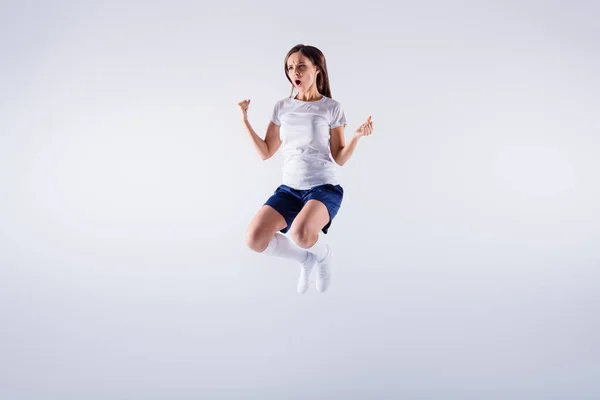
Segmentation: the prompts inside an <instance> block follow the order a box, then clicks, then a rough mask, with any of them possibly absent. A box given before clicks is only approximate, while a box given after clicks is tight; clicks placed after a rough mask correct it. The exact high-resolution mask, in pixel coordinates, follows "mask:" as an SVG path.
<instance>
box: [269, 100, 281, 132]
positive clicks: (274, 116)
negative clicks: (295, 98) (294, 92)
mask: <svg viewBox="0 0 600 400" xmlns="http://www.w3.org/2000/svg"><path fill="white" fill-rule="evenodd" d="M280 104H281V102H279V101H278V102H277V103H276V104H275V106H274V107H273V112H272V113H271V121H272V122H273V123H274V124H275V125H277V126H281V122H280V121H279V109H280Z"/></svg>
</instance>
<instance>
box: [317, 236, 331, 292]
mask: <svg viewBox="0 0 600 400" xmlns="http://www.w3.org/2000/svg"><path fill="white" fill-rule="evenodd" d="M326 246H327V255H326V256H325V258H324V259H323V260H322V261H317V265H318V274H317V291H318V292H319V293H323V292H324V291H326V290H327V288H328V287H329V284H330V283H331V265H332V264H333V253H332V251H331V247H329V245H326Z"/></svg>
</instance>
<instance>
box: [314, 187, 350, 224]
mask: <svg viewBox="0 0 600 400" xmlns="http://www.w3.org/2000/svg"><path fill="white" fill-rule="evenodd" d="M343 198H344V189H343V188H342V187H341V186H340V185H331V184H325V185H320V186H317V187H315V188H313V189H311V190H310V191H309V192H308V193H307V194H306V195H305V197H304V200H305V201H307V204H308V202H310V201H319V202H320V203H322V204H323V205H324V206H325V208H326V209H327V212H328V219H327V222H326V223H325V224H324V225H322V226H321V230H322V231H323V233H327V232H328V230H329V228H330V226H331V223H332V221H333V219H334V218H335V216H336V215H337V213H338V211H339V210H340V207H341V205H342V199H343Z"/></svg>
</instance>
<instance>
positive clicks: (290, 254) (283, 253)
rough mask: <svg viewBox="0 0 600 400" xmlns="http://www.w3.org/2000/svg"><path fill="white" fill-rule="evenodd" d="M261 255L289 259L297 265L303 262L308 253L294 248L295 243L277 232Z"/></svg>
mask: <svg viewBox="0 0 600 400" xmlns="http://www.w3.org/2000/svg"><path fill="white" fill-rule="evenodd" d="M263 254H267V255H270V256H276V257H284V258H291V259H292V260H296V261H297V262H299V263H301V262H304V261H305V260H306V258H307V257H308V251H307V250H306V249H303V248H301V247H298V246H296V243H294V242H293V241H291V240H290V239H288V238H287V237H286V236H285V235H283V234H281V233H279V232H277V233H276V234H275V235H274V236H273V238H272V239H271V241H270V242H269V245H268V246H267V248H266V249H265V250H264V251H263Z"/></svg>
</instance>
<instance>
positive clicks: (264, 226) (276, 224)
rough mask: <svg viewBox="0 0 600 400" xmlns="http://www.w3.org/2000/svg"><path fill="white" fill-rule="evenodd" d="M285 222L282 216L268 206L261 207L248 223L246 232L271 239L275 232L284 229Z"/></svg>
mask: <svg viewBox="0 0 600 400" xmlns="http://www.w3.org/2000/svg"><path fill="white" fill-rule="evenodd" d="M286 226H287V222H286V221H285V218H284V217H283V215H281V214H280V213H279V212H278V211H277V210H275V209H274V208H273V207H271V206H268V205H263V206H262V207H261V208H260V209H259V210H258V212H257V213H256V214H255V215H254V218H252V221H250V224H249V225H248V231H251V232H254V233H255V234H258V235H261V236H262V235H264V236H268V237H269V238H271V236H273V235H274V234H275V233H276V232H277V231H280V230H282V229H284V228H285V227H286Z"/></svg>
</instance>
